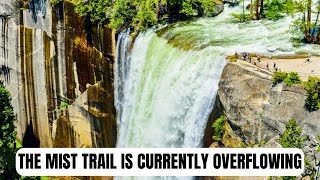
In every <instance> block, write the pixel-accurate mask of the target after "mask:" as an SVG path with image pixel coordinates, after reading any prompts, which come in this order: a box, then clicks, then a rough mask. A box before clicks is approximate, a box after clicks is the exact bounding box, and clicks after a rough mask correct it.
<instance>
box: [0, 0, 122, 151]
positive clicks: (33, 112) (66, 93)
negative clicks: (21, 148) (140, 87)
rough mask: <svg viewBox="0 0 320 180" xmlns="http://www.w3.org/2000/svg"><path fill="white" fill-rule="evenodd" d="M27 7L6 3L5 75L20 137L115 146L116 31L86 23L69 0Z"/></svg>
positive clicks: (1, 42) (1, 57) (0, 61)
mask: <svg viewBox="0 0 320 180" xmlns="http://www.w3.org/2000/svg"><path fill="white" fill-rule="evenodd" d="M28 8H29V9H26V10H21V9H20V8H19V4H18V3H16V1H15V0H8V1H4V2H3V1H1V2H0V26H1V29H0V34H1V36H0V66H1V70H0V72H1V73H0V74H1V76H0V78H1V79H3V80H4V81H5V82H6V84H7V86H8V88H9V90H10V92H11V95H12V104H13V106H14V110H15V112H16V114H17V119H18V122H17V132H18V139H19V140H20V141H21V142H29V141H38V142H39V143H37V146H40V147H114V146H115V143H116V129H117V128H116V125H117V124H116V117H115V116H116V115H115V114H116V113H115V108H114V105H113V104H114V103H113V99H114V98H113V93H114V92H113V85H112V82H113V61H114V58H115V32H114V31H112V30H110V29H108V28H105V27H99V28H98V27H96V26H93V25H92V26H90V27H88V26H87V25H86V24H85V23H84V20H83V19H82V18H80V17H78V16H77V15H76V14H75V13H74V8H73V4H72V2H70V1H63V3H58V4H56V5H54V6H53V7H51V3H50V1H49V0H41V1H34V0H30V4H29V6H28ZM27 134H28V136H27ZM28 137H33V139H28ZM24 145H25V146H28V145H27V144H24Z"/></svg>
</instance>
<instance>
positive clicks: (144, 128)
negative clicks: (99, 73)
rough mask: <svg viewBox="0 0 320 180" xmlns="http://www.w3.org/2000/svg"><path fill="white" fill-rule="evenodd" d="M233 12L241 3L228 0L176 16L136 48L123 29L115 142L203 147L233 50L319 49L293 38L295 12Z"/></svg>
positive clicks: (145, 35)
mask: <svg viewBox="0 0 320 180" xmlns="http://www.w3.org/2000/svg"><path fill="white" fill-rule="evenodd" d="M234 12H241V6H240V7H238V8H237V9H232V8H228V7H226V8H225V10H224V12H223V13H221V14H220V15H219V16H217V17H214V18H202V19H198V20H196V21H193V22H189V23H177V24H175V25H174V27H170V28H168V29H167V30H164V31H163V32H162V33H160V34H161V35H160V34H158V35H157V34H156V33H155V32H153V31H151V30H150V31H148V32H146V33H142V34H140V35H139V36H138V37H137V38H136V40H135V42H134V44H133V48H132V50H131V51H130V52H129V51H128V50H129V49H130V47H129V46H130V45H129V44H130V41H131V40H130V36H129V33H128V32H127V31H125V32H123V33H122V34H120V36H119V38H118V48H117V50H118V51H117V54H118V58H117V62H116V71H115V72H116V73H115V76H116V78H115V80H116V83H115V85H116V88H115V89H116V92H115V93H116V100H115V103H116V109H117V111H118V115H119V117H118V120H119V123H120V124H119V125H120V130H119V137H118V144H117V147H124V148H125V147H135V148H137V147H152V148H158V147H162V148H164V147H178V148H179V147H193V148H195V147H202V138H203V135H204V129H205V126H206V123H207V119H208V116H209V114H210V112H211V111H212V108H213V104H214V102H215V97H216V94H217V90H218V82H219V79H220V76H221V73H222V70H223V68H224V66H225V64H226V60H225V57H226V56H227V55H232V54H234V53H235V52H239V53H240V52H250V53H259V54H265V55H271V54H293V53H299V52H305V53H313V54H320V48H319V47H318V46H317V45H301V46H300V47H294V46H293V45H292V43H291V42H290V37H291V35H290V33H289V32H288V30H289V26H290V25H291V22H292V18H291V17H286V18H283V19H280V20H278V21H275V22H274V21H269V20H260V21H252V22H250V23H235V22H234V20H235V19H234V18H233V17H232V13H234ZM270 50H271V51H272V53H271V52H269V51H270Z"/></svg>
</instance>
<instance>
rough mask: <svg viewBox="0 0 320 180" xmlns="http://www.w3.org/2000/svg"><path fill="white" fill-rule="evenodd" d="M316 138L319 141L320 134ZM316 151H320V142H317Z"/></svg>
mask: <svg viewBox="0 0 320 180" xmlns="http://www.w3.org/2000/svg"><path fill="white" fill-rule="evenodd" d="M317 138H318V140H319V141H320V134H319V135H318V136H317ZM316 151H317V152H320V143H318V144H317V148H316Z"/></svg>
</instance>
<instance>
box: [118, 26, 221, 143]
mask: <svg viewBox="0 0 320 180" xmlns="http://www.w3.org/2000/svg"><path fill="white" fill-rule="evenodd" d="M130 61H131V65H130V71H129V74H128V78H127V80H126V81H127V82H126V85H125V87H124V92H123V95H124V100H123V101H122V102H123V109H122V114H121V117H119V118H120V119H121V126H120V133H119V141H118V147H201V145H202V137H203V131H204V128H205V125H206V121H207V118H208V116H209V113H210V112H211V110H212V106H213V103H214V98H215V96H216V93H217V89H218V81H219V78H220V75H221V71H222V69H223V67H224V65H225V60H224V58H222V56H221V55H220V54H219V52H216V53H214V52H211V51H208V50H206V49H204V50H201V51H183V50H180V49H178V48H175V47H173V46H172V45H170V44H168V43H167V41H166V40H165V39H163V38H159V37H158V36H157V35H156V34H155V33H153V32H151V31H149V32H147V33H144V34H140V35H139V36H138V37H137V39H136V41H135V43H134V47H133V49H132V53H131V60H130ZM118 93H119V92H118ZM117 108H118V107H117ZM118 110H119V109H118Z"/></svg>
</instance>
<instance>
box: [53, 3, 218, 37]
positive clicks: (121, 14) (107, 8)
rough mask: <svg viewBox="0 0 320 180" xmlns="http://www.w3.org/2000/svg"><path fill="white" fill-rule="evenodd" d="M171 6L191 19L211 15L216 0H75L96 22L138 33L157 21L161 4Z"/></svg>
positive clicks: (83, 13)
mask: <svg viewBox="0 0 320 180" xmlns="http://www.w3.org/2000/svg"><path fill="white" fill-rule="evenodd" d="M53 1H59V0H53ZM160 5H161V6H166V7H167V9H170V12H169V15H171V17H178V18H185V17H187V18H190V17H193V16H200V15H208V16H210V15H212V14H213V12H214V10H215V5H216V2H215V0H178V1H177V0H168V1H165V0H86V1H84V0H76V5H75V11H76V12H77V13H78V14H79V15H80V16H83V17H89V18H90V21H91V22H93V23H100V24H106V25H108V26H109V27H111V28H113V29H116V30H119V29H121V28H122V27H124V26H130V27H133V28H134V29H135V31H136V32H138V31H144V30H146V29H147V28H148V27H150V26H153V25H156V24H157V23H158V11H159V6H160Z"/></svg>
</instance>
